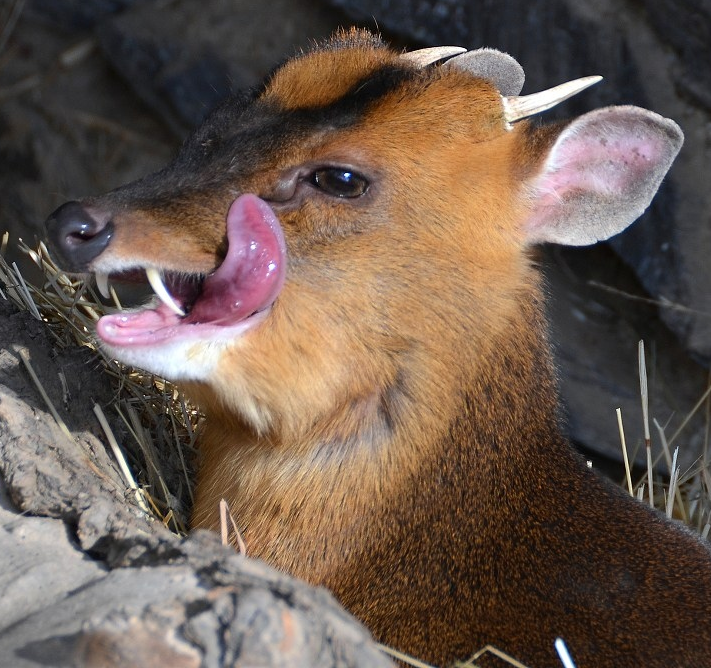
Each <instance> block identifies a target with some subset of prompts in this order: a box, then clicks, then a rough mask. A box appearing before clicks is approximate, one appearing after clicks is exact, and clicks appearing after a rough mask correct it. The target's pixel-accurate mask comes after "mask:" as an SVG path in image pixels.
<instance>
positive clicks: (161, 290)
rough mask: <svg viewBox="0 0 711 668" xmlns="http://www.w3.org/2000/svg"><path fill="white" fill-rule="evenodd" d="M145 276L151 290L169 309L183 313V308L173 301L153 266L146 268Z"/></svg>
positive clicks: (177, 313) (178, 313) (181, 314)
mask: <svg viewBox="0 0 711 668" xmlns="http://www.w3.org/2000/svg"><path fill="white" fill-rule="evenodd" d="M146 277H147V278H148V282H149V283H150V284H151V287H152V288H153V291H154V292H155V293H156V294H157V295H158V298H159V299H160V300H161V301H162V302H163V303H164V304H165V305H166V306H167V307H168V308H169V309H170V310H171V311H173V313H175V314H176V315H180V316H183V315H185V311H183V309H181V308H180V306H178V305H177V304H176V303H175V300H174V299H173V297H171V295H170V292H168V288H166V287H165V284H164V283H163V279H162V278H161V276H160V272H159V271H158V270H157V269H156V268H155V267H148V268H147V269H146Z"/></svg>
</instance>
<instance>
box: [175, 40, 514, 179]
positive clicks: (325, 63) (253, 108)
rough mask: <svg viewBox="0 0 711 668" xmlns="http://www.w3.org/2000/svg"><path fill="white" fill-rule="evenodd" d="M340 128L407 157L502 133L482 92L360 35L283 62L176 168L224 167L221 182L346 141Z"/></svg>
mask: <svg viewBox="0 0 711 668" xmlns="http://www.w3.org/2000/svg"><path fill="white" fill-rule="evenodd" d="M348 129H358V130H359V131H360V130H363V132H365V133H366V135H365V136H366V137H368V145H369V146H370V147H371V148H372V150H374V151H375V152H376V153H377V152H378V151H377V150H376V149H378V148H379V146H380V145H381V144H383V143H384V144H392V143H393V141H395V142H396V143H397V144H398V145H399V146H400V147H401V149H402V150H408V147H409V146H413V145H419V146H422V142H423V141H424V142H427V141H429V140H432V141H433V142H436V141H437V138H438V137H441V136H446V135H450V136H454V135H457V138H461V137H462V136H466V137H467V138H468V140H469V141H473V142H479V141H485V140H487V139H490V138H492V137H493V136H495V135H498V134H501V133H502V132H504V122H503V115H502V106H501V98H500V96H499V94H498V92H497V91H496V89H495V88H494V87H493V85H491V84H490V83H488V82H486V81H484V80H483V79H478V78H476V77H474V76H472V75H471V74H468V73H465V72H459V71H457V70H452V69H443V68H440V67H437V66H434V67H428V68H426V69H418V68H416V67H414V66H412V65H410V64H409V63H408V62H406V61H404V60H403V59H401V58H400V54H399V53H398V52H396V51H393V50H391V49H389V48H386V47H385V46H383V45H382V43H380V42H379V41H378V40H376V38H373V37H372V36H368V35H366V36H364V37H361V38H358V39H352V38H351V39H346V40H340V41H338V40H335V41H332V42H329V43H327V44H326V45H325V46H322V47H321V48H318V49H315V50H314V51H311V52H309V53H306V54H303V55H301V56H298V57H296V58H293V59H291V60H289V61H287V62H286V63H285V64H284V65H282V66H281V67H280V68H278V69H277V70H276V71H275V73H274V74H273V75H272V76H271V77H269V78H268V79H267V81H266V83H265V84H264V85H263V86H262V87H261V88H260V89H259V90H258V91H255V92H254V93H253V94H252V95H250V96H248V97H246V98H243V99H242V100H240V99H234V100H232V101H230V102H228V103H227V104H226V105H225V106H224V107H223V108H222V109H221V110H219V111H218V112H217V113H215V114H213V115H212V116H211V117H210V118H209V119H208V121H207V122H206V123H205V124H204V126H203V127H202V128H201V129H200V130H199V131H198V132H197V133H196V134H195V135H194V137H193V138H192V139H191V141H189V142H188V143H187V145H186V146H185V149H184V150H183V151H182V152H181V153H182V156H181V159H179V160H178V163H179V165H180V164H183V163H188V166H189V167H190V168H191V169H192V168H193V167H195V166H196V162H198V161H199V162H200V164H203V165H205V169H206V170H207V171H211V170H212V171H215V170H216V169H218V168H220V169H222V168H223V167H224V165H223V164H222V163H225V162H229V166H228V169H227V170H226V172H225V173H230V174H235V173H237V172H245V173H247V172H249V171H251V170H252V169H255V168H256V167H257V166H258V165H262V166H264V165H268V164H270V163H272V162H273V163H274V164H276V163H281V162H283V159H284V155H287V156H289V160H292V161H293V160H294V159H296V160H298V159H299V158H298V155H300V151H299V150H298V147H300V146H301V147H304V148H305V149H306V147H308V146H325V145H326V143H329V142H331V141H332V140H333V141H339V139H342V140H343V141H346V140H348V138H349V137H351V138H352V135H351V133H345V134H344V133H343V131H344V130H348ZM396 137H397V139H396ZM363 139H364V138H363V137H360V140H363ZM390 140H392V141H390ZM306 150H310V149H306Z"/></svg>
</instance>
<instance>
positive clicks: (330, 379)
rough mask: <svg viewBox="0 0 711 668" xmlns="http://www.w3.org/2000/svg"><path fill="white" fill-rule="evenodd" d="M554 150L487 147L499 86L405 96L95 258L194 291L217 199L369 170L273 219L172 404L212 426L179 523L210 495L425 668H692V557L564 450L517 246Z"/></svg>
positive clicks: (335, 69) (323, 88)
mask: <svg viewBox="0 0 711 668" xmlns="http://www.w3.org/2000/svg"><path fill="white" fill-rule="evenodd" d="M344 63H345V64H344ZM383 65H392V66H402V65H401V62H400V60H399V57H398V54H397V53H395V52H393V51H390V50H387V49H383V48H381V47H379V46H376V45H374V44H373V42H372V40H370V38H367V37H358V36H357V35H355V36H354V35H351V36H350V37H348V38H347V39H346V40H345V42H344V45H343V46H342V47H341V48H330V49H325V50H318V51H316V52H314V53H311V54H306V55H303V56H301V57H299V58H298V59H295V60H292V61H290V62H289V63H288V64H287V65H286V66H285V67H284V68H282V69H280V70H278V71H277V72H276V74H275V75H274V77H273V78H272V79H271V81H270V82H269V83H268V84H267V86H266V87H265V89H264V91H263V92H262V93H261V98H260V99H262V100H266V101H269V102H270V104H273V105H277V106H278V107H279V108H282V109H286V110H292V111H293V110H299V109H310V108H318V107H320V106H323V105H327V104H330V103H332V102H334V101H336V100H338V99H339V98H340V96H342V95H344V94H345V93H346V92H347V91H349V90H351V88H352V87H353V86H354V85H355V84H356V83H357V82H358V81H360V80H361V79H363V77H364V76H365V75H366V74H367V73H369V72H370V71H372V70H374V69H376V68H379V67H382V66H383ZM464 108H466V112H463V109H464ZM557 132H558V131H557V130H556V129H555V128H552V129H541V130H536V129H534V128H532V127H530V126H528V125H527V124H517V125H516V127H515V128H514V129H513V130H512V131H507V130H506V129H505V127H504V123H503V120H502V115H501V103H500V100H499V95H498V93H497V91H496V90H495V89H494V88H493V86H491V85H490V84H488V83H487V82H485V81H482V80H480V79H474V78H472V77H471V76H469V75H467V74H465V73H462V74H457V73H449V74H447V75H446V76H445V75H440V74H438V73H437V72H436V71H433V72H427V73H422V74H421V75H418V76H416V77H415V78H414V80H413V81H410V82H408V83H407V84H405V85H403V86H401V87H399V88H396V89H395V90H393V91H390V92H389V93H387V94H386V95H384V96H383V97H381V98H380V99H378V100H377V101H375V102H374V103H373V104H372V105H371V106H370V107H369V108H368V109H367V111H366V112H365V113H364V114H363V115H362V117H360V118H359V119H358V120H357V122H355V123H353V124H352V125H350V126H348V127H345V128H339V129H332V128H324V129H323V130H322V131H319V132H315V133H311V134H307V135H306V136H299V137H297V138H295V139H293V140H292V141H290V142H288V143H287V144H284V145H278V146H273V147H272V148H271V150H270V152H269V153H268V154H265V155H260V156H252V158H253V160H254V161H255V163H256V164H257V165H258V166H257V168H255V169H253V170H251V171H249V172H247V173H241V174H240V175H239V178H237V179H235V180H234V181H230V180H229V178H228V177H227V176H224V175H223V176H222V179H223V180H222V181H220V182H219V184H218V185H215V184H212V185H211V183H210V181H209V179H208V180H206V181H205V183H204V184H203V185H200V187H197V186H195V187H191V188H190V189H187V188H181V187H175V188H174V189H173V190H170V189H169V188H168V195H169V197H162V198H160V199H158V198H153V199H151V197H150V196H142V197H141V198H136V199H135V201H132V200H131V197H132V195H131V191H130V190H129V191H127V193H124V194H121V195H119V196H118V197H120V198H121V203H122V209H121V213H120V214H119V215H117V216H116V218H115V219H116V221H117V225H116V235H115V239H114V240H113V241H112V246H111V247H110V248H109V250H108V251H107V252H108V253H114V254H116V256H117V257H120V256H127V255H131V256H134V257H135V256H137V255H139V256H140V258H141V259H142V260H143V261H144V262H146V263H150V264H153V265H155V266H158V267H161V268H165V269H185V268H189V269H190V270H194V271H209V270H210V269H212V268H213V267H214V266H215V264H216V262H217V260H216V258H219V256H220V253H221V252H223V251H224V246H223V244H224V211H225V210H226V208H227V206H229V203H230V202H231V201H232V200H233V199H234V197H235V195H236V194H237V193H240V192H253V193H257V194H259V195H260V196H261V197H264V198H266V199H269V198H270V194H271V193H273V192H275V188H276V186H275V184H276V183H278V182H279V179H280V176H281V175H282V174H283V173H284V172H285V171H286V170H288V169H289V168H291V167H293V166H294V165H301V164H303V165H317V164H321V163H324V164H346V165H350V164H353V165H366V166H367V171H368V174H369V175H371V178H372V182H371V191H370V192H369V194H368V196H367V197H365V198H362V199H361V200H359V201H353V202H351V201H334V200H329V199H327V198H325V197H323V196H322V195H321V194H319V193H306V194H301V195H299V196H298V197H297V198H296V200H295V201H291V200H290V201H287V202H279V201H275V202H274V203H273V208H274V210H275V211H276V212H277V214H278V216H279V218H280V221H281V223H282V226H283V228H284V232H285V236H286V240H287V246H288V251H289V274H288V280H287V282H286V285H285V286H284V289H283V291H282V293H281V295H280V296H279V299H278V300H277V302H276V304H275V306H274V307H273V309H272V312H271V313H270V316H269V319H268V321H267V322H266V323H265V324H264V325H263V326H260V327H259V328H257V329H255V330H253V331H250V332H249V333H248V334H247V335H246V336H245V338H244V340H243V341H242V342H240V343H239V345H237V346H235V347H234V348H233V349H230V350H228V351H226V352H225V353H224V354H223V357H222V358H221V361H220V371H219V374H216V375H215V376H214V377H212V378H210V380H209V382H204V383H191V384H188V385H187V386H186V389H187V390H188V392H189V393H190V394H191V396H193V397H194V398H195V399H196V401H197V402H198V404H199V405H200V406H201V408H202V409H203V410H204V412H205V414H206V418H207V419H206V425H205V429H204V432H203V434H202V439H201V444H200V447H201V465H200V472H199V479H198V485H197V490H196V493H197V499H196V505H195V510H194V524H195V526H202V527H212V528H216V527H217V524H218V513H217V507H218V502H219V500H220V499H221V498H226V499H227V500H228V502H229V504H230V508H231V511H232V513H233V514H234V517H235V518H236V520H237V522H238V524H239V525H240V528H241V529H242V531H243V536H244V539H245V542H246V544H247V549H248V553H249V554H250V555H251V556H253V557H259V558H263V559H265V560H266V561H268V562H269V563H271V564H273V565H275V566H276V567H278V568H281V569H283V570H285V571H288V572H290V573H293V574H294V575H296V576H298V577H301V578H304V579H306V580H308V581H309V582H312V583H314V584H321V585H325V586H327V587H329V588H330V589H331V590H333V592H334V593H335V594H336V596H337V597H338V598H339V599H340V600H341V601H342V603H343V604H344V605H345V606H346V607H347V608H349V609H350V610H351V611H352V612H354V614H356V615H357V616H358V617H360V618H361V619H362V620H363V621H364V622H365V623H366V625H368V626H369V628H370V629H372V631H373V633H374V634H375V636H376V637H377V638H378V639H379V640H381V641H383V642H385V643H388V644H391V645H393V646H395V647H397V648H398V649H400V650H403V651H405V652H408V653H411V654H413V655H415V656H417V657H419V658H421V659H424V660H426V661H429V662H432V663H435V664H438V665H444V664H446V663H448V662H451V661H453V660H454V659H464V658H466V657H467V656H469V655H470V654H471V653H473V652H474V651H475V650H477V649H479V648H480V647H481V646H483V645H484V644H487V643H491V644H494V645H496V646H498V647H499V648H500V649H502V650H504V651H506V652H508V653H510V654H512V655H514V656H516V657H517V658H518V659H520V660H521V661H524V662H526V663H528V664H529V665H530V666H531V667H532V668H542V667H544V666H557V665H559V663H558V660H557V658H556V656H555V653H554V651H553V645H552V642H553V638H555V637H556V636H561V637H563V638H564V639H565V640H566V641H567V643H568V646H569V647H570V650H571V652H572V654H573V657H574V659H575V660H576V662H577V665H578V667H579V668H586V667H592V666H596V667H597V666H641V665H644V666H671V665H685V666H692V665H693V666H697V667H698V666H711V658H710V654H711V615H710V614H709V613H711V556H710V554H709V551H708V550H707V548H706V547H704V546H703V545H702V544H701V542H700V541H697V540H696V539H695V538H692V537H691V535H690V534H687V533H685V532H684V531H682V530H680V529H676V528H673V527H672V526H671V524H668V523H666V522H664V521H662V520H661V519H659V518H658V517H657V516H656V515H654V514H653V513H652V512H650V511H649V510H648V509H646V508H643V507H642V506H641V505H639V504H637V503H636V502H633V501H631V500H630V499H628V498H626V497H625V496H624V495H623V494H622V493H621V492H619V491H617V490H616V489H614V488H613V487H611V486H609V485H607V484H606V483H604V482H602V481H600V480H599V479H598V478H597V477H596V476H595V475H593V474H592V473H590V472H589V471H588V470H587V469H586V467H585V465H584V463H583V462H582V461H581V460H580V458H579V457H578V456H577V455H576V454H574V453H573V452H572V450H571V448H570V446H569V445H568V443H567V442H566V441H565V439H564V438H563V436H561V433H560V429H559V417H558V408H557V395H556V389H555V378H554V372H553V370H552V367H551V363H550V354H549V351H548V344H547V341H546V334H545V324H544V322H543V317H542V315H541V313H542V303H541V302H542V290H541V286H540V279H539V277H538V274H537V272H536V270H535V268H534V267H533V266H532V262H531V259H530V257H529V255H528V251H527V250H526V248H525V243H524V238H523V234H524V233H523V229H522V223H521V221H522V220H523V219H524V218H525V215H526V211H527V206H528V200H527V194H526V190H525V187H524V185H525V182H526V180H527V179H529V178H531V177H532V176H533V175H534V174H535V171H536V169H537V168H538V167H539V165H540V162H541V160H542V155H543V153H544V151H545V150H546V149H547V147H548V146H549V145H550V143H551V141H553V139H554V138H555V136H556V135H557ZM189 182H190V181H189V178H186V180H185V183H189ZM111 203H112V200H111V196H109V197H108V199H102V198H96V199H94V200H92V201H91V205H92V206H93V207H101V206H104V207H108V206H111V205H112V204H111ZM129 221H130V224H129ZM137 221H138V222H137ZM139 241H140V243H138V242H139ZM139 247H140V248H139ZM670 564H673V565H670ZM660 617H663V621H662V620H661V619H660ZM704 617H705V618H706V619H704ZM684 633H685V634H688V641H684V642H682V643H679V642H678V638H679V636H680V635H682V634H684ZM670 648H673V649H670ZM682 649H683V651H685V652H686V654H684V655H683V656H684V658H683V660H682V659H679V660H678V661H677V657H678V656H681V654H679V653H680V652H681V651H682Z"/></svg>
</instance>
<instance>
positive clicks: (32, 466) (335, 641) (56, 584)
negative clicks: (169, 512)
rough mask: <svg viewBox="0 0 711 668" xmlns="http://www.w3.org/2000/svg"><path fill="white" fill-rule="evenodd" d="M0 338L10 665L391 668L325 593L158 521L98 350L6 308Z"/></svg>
mask: <svg viewBox="0 0 711 668" xmlns="http://www.w3.org/2000/svg"><path fill="white" fill-rule="evenodd" d="M0 341H2V349H0V555H1V557H0V563H1V564H2V568H0V666H12V667H13V668H36V667H38V666H54V667H56V668H61V667H64V666H66V667H73V668H76V667H92V668H93V667H97V668H98V667H99V666H101V667H102V668H107V667H109V666H116V667H117V668H118V667H119V666H120V667H122V668H126V667H128V666H135V667H136V668H138V667H139V666H140V667H141V668H151V667H154V666H155V667H156V668H158V667H165V666H171V667H174V668H192V667H195V668H197V667H198V666H202V667H204V668H208V667H210V668H212V667H214V668H217V667H218V666H322V667H323V668H327V667H330V666H364V667H365V666H376V667H377V666H383V667H384V666H388V665H391V664H390V662H389V661H388V660H387V658H386V657H385V656H384V655H383V654H382V653H381V652H380V651H379V650H378V649H377V648H376V647H375V645H374V643H373V642H372V640H371V639H370V636H369V635H368V633H367V631H366V630H365V629H363V628H362V627H361V626H360V625H359V624H358V622H356V621H355V620H354V619H353V618H352V617H350V616H349V615H348V614H347V613H346V612H344V611H343V610H342V609H341V608H340V606H339V605H338V604H337V603H336V601H335V600H334V599H333V597H332V596H331V595H330V594H329V593H328V592H326V591H325V590H322V589H320V590H317V589H313V588H310V587H308V586H306V585H305V584H303V583H300V582H298V581H296V580H293V579H291V578H289V577H287V576H284V575H282V574H279V573H277V572H276V571H274V570H273V569H270V568H268V567H267V566H265V565H264V564H262V563H259V562H256V561H251V560H249V559H245V558H243V557H240V556H238V555H237V554H235V553H234V551H233V550H231V549H229V548H225V547H223V546H222V545H221V544H220V543H219V541H218V539H217V537H216V536H214V535H212V534H209V533H207V532H202V533H196V534H194V535H191V536H190V537H189V538H187V539H180V538H178V537H177V536H175V535H174V534H172V533H170V532H169V531H167V530H166V529H165V528H163V526H162V525H161V524H160V523H158V522H155V521H149V520H147V519H146V517H145V516H144V514H143V513H142V512H141V511H140V510H139V509H138V508H137V507H136V506H135V505H133V503H132V499H131V497H130V495H127V494H126V490H125V488H124V484H123V483H122V481H121V478H120V476H119V474H118V472H117V470H116V469H115V466H114V463H113V461H112V460H111V458H110V456H109V455H108V454H107V452H106V449H105V447H104V445H103V444H102V442H101V440H99V439H98V438H97V436H96V433H95V432H96V431H97V427H98V425H97V424H96V421H95V419H94V417H93V414H92V410H91V405H92V403H91V400H90V399H93V400H95V401H97V402H98V403H99V404H106V403H107V402H108V401H110V400H111V397H112V395H113V390H112V389H111V387H110V386H109V379H108V377H107V376H105V375H103V374H102V373H101V372H99V371H97V369H96V366H95V364H92V360H91V356H90V354H89V353H88V352H85V351H82V350H73V351H68V352H62V353H55V352H52V351H53V347H52V342H51V341H50V339H49V337H48V336H47V332H46V329H45V327H44V325H42V324H41V323H39V322H37V321H36V320H33V319H32V318H31V317H30V316H28V315H26V314H21V313H16V312H15V311H14V310H13V308H12V307H11V306H10V304H9V303H8V302H7V301H4V300H2V299H0ZM21 352H24V353H25V354H26V355H27V356H28V357H29V359H30V360H31V365H32V368H33V369H34V370H35V371H36V372H37V374H38V375H39V376H40V378H41V381H42V384H43V386H44V387H45V388H46V390H47V393H48V394H49V396H50V398H51V399H52V402H53V404H55V406H56V407H57V409H58V410H59V411H60V413H61V414H62V417H63V419H64V420H65V421H66V423H67V425H68V427H69V428H70V430H71V433H72V438H68V437H67V436H66V435H65V433H64V432H63V431H62V430H61V429H60V428H59V427H58V426H57V424H56V423H55V422H54V420H53V419H52V418H51V416H50V415H49V414H48V413H47V411H46V407H45V406H44V403H43V401H42V399H41V397H40V395H39V394H38V392H37V391H36V389H35V387H34V385H33V384H32V381H31V380H30V378H29V376H28V374H27V372H26V370H25V368H24V365H23V364H22V362H21V360H20V355H21ZM60 372H63V373H64V375H65V377H66V379H67V385H68V387H67V389H68V393H67V392H65V390H64V388H63V387H62V384H61V383H60V381H59V376H58V374H59V373H60ZM65 399H66V404H65Z"/></svg>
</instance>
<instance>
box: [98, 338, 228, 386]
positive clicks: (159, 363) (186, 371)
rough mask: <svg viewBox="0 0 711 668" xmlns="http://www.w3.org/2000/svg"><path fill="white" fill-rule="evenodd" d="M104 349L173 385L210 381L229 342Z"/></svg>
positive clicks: (106, 345)
mask: <svg viewBox="0 0 711 668" xmlns="http://www.w3.org/2000/svg"><path fill="white" fill-rule="evenodd" d="M101 346H102V348H103V349H104V350H106V352H107V353H108V354H109V355H110V356H111V357H113V358H115V359H117V360H119V361H121V362H123V363H124V364H127V365H129V366H133V367H136V368H139V369H145V370H146V371H149V372H150V373H154V374H156V375H158V376H161V377H163V378H166V379H168V380H171V381H181V380H182V381H208V380H209V378H210V377H211V376H212V374H213V372H214V371H215V368H216V367H217V365H218V362H219V360H220V357H221V356H222V353H223V352H224V351H225V349H226V348H227V347H228V345H227V342H225V341H185V340H183V341H167V342H165V343H163V344H161V345H153V346H136V347H125V348H124V347H114V346H110V345H108V344H106V343H103V342H102V343H101Z"/></svg>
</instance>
